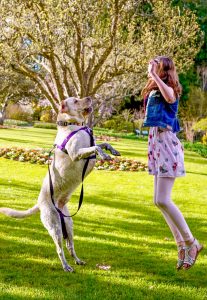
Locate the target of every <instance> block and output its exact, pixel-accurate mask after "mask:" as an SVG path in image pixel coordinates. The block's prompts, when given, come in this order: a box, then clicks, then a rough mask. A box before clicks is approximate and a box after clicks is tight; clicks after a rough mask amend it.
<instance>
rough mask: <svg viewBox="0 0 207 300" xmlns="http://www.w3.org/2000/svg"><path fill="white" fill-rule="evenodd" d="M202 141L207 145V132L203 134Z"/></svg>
mask: <svg viewBox="0 0 207 300" xmlns="http://www.w3.org/2000/svg"><path fill="white" fill-rule="evenodd" d="M202 143H203V144H204V145H207V133H206V134H205V135H204V136H203V138H202Z"/></svg>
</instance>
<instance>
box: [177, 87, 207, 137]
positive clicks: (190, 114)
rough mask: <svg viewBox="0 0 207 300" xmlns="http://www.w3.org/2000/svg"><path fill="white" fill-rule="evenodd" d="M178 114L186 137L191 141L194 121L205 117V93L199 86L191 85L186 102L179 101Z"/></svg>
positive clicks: (206, 111) (206, 94)
mask: <svg viewBox="0 0 207 300" xmlns="http://www.w3.org/2000/svg"><path fill="white" fill-rule="evenodd" d="M180 116H181V118H182V123H183V129H184V132H185V136H186V139H187V140H189V141H193V137H194V131H193V127H194V125H195V123H196V122H197V121H198V120H200V119H202V118H205V117H207V93H206V92H204V91H203V90H202V88H200V87H195V86H191V87H190V92H189V97H188V100H187V101H186V102H181V109H180Z"/></svg>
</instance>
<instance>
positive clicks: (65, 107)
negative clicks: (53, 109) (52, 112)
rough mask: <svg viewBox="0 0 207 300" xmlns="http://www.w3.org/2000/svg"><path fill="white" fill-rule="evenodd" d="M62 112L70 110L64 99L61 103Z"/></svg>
mask: <svg viewBox="0 0 207 300" xmlns="http://www.w3.org/2000/svg"><path fill="white" fill-rule="evenodd" d="M60 112H61V113H66V112H68V107H67V104H66V103H65V101H64V100H63V101H62V102H61V105H60Z"/></svg>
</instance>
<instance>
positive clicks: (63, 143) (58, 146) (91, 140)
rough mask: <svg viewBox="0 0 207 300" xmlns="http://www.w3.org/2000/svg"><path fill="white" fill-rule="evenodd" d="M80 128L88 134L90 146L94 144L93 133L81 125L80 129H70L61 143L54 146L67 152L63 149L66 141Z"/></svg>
mask: <svg viewBox="0 0 207 300" xmlns="http://www.w3.org/2000/svg"><path fill="white" fill-rule="evenodd" d="M81 130H84V131H85V132H87V133H88V134H89V136H90V147H92V146H94V145H95V143H94V138H93V133H92V130H91V129H90V128H89V127H87V126H85V127H81V128H80V129H78V130H75V131H72V132H71V133H70V134H69V135H68V136H67V137H66V138H65V139H64V141H63V142H62V144H61V145H56V147H57V148H58V149H60V150H61V151H63V152H65V153H67V150H66V149H65V146H66V144H67V142H68V141H69V140H70V139H71V138H72V137H73V136H74V135H75V134H76V133H77V132H78V131H81ZM95 157H96V156H94V155H93V157H90V158H95Z"/></svg>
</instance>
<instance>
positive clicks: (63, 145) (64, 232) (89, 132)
mask: <svg viewBox="0 0 207 300" xmlns="http://www.w3.org/2000/svg"><path fill="white" fill-rule="evenodd" d="M81 130H84V131H85V132H87V133H88V135H89V136H90V147H92V146H94V145H95V143H94V138H93V133H92V130H91V129H90V128H89V127H82V128H80V129H78V130H75V131H72V132H71V133H70V134H69V135H68V136H67V137H66V138H65V139H64V141H63V142H62V144H61V145H54V146H53V148H52V149H51V150H50V152H49V158H50V157H51V154H52V152H53V150H54V149H55V148H56V147H57V148H58V149H60V150H61V151H63V152H64V153H66V154H67V150H66V149H65V146H66V144H67V142H68V141H69V140H70V139H71V137H72V136H74V135H75V134H76V133H77V132H79V131H81ZM94 158H96V155H93V156H89V157H87V158H86V162H85V164H84V167H83V171H82V186H81V192H80V197H79V203H78V209H77V211H76V212H75V213H74V214H73V215H70V216H67V215H65V214H64V213H63V212H62V211H61V210H60V209H59V208H58V207H57V206H56V205H55V200H54V188H53V183H52V178H51V173H50V166H49V159H48V173H49V185H50V197H51V200H52V203H53V205H54V207H55V209H56V211H57V212H58V213H59V216H60V220H61V226H62V233H63V238H64V239H66V238H67V237H68V233H67V230H66V226H65V220H64V218H72V217H73V216H75V215H76V214H77V212H78V211H79V209H80V208H81V205H82V203H83V196H84V189H83V181H84V177H85V173H86V170H87V167H88V164H89V160H90V159H94Z"/></svg>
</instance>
